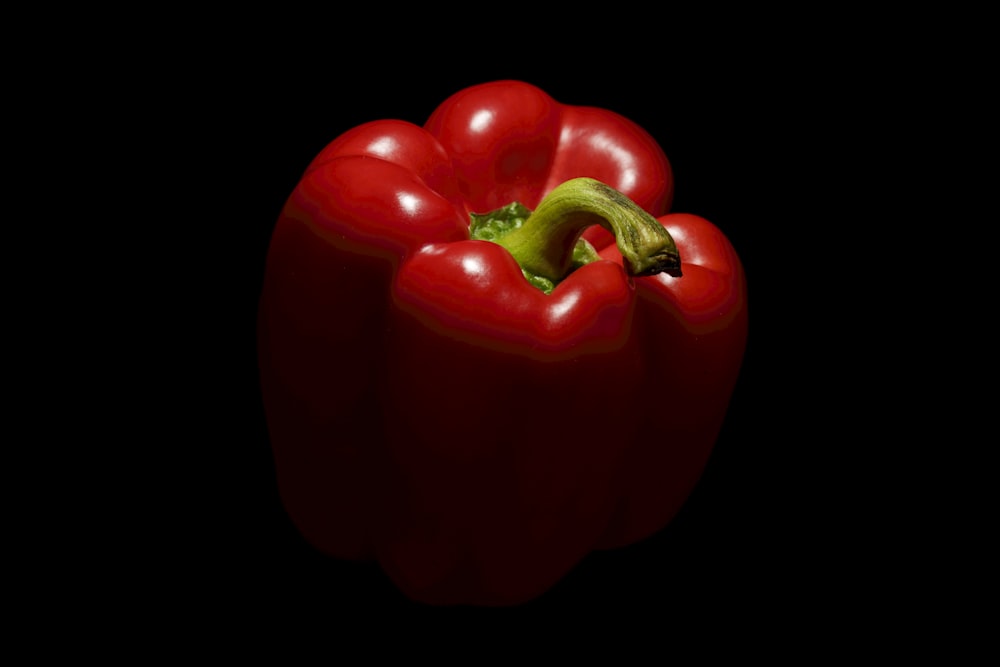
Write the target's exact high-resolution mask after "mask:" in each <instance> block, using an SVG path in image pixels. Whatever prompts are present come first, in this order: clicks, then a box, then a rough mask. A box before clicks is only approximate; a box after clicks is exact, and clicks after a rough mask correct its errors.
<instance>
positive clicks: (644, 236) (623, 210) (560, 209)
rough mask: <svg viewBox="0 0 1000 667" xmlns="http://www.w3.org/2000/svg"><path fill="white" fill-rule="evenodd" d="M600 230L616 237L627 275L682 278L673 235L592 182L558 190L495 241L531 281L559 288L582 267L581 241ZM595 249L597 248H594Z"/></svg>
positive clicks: (586, 180)
mask: <svg viewBox="0 0 1000 667" xmlns="http://www.w3.org/2000/svg"><path fill="white" fill-rule="evenodd" d="M591 225H600V226H601V227H604V228H605V229H607V230H608V231H609V232H611V233H612V234H614V237H615V243H616V244H617V246H618V250H619V251H620V252H621V254H622V259H623V260H624V262H623V263H624V266H625V270H626V271H627V272H628V273H629V275H633V276H651V275H655V274H657V273H666V274H667V275H670V276H674V277H680V276H681V259H680V253H679V252H678V251H677V246H676V244H675V243H674V240H673V238H671V236H670V233H669V232H668V231H667V230H666V229H664V227H663V225H661V224H660V223H659V221H657V220H656V218H654V217H653V216H652V215H650V214H649V213H647V212H646V211H644V210H643V209H642V208H641V207H640V206H639V205H638V204H636V203H635V202H634V201H632V200H631V199H629V198H628V197H627V196H626V195H625V194H623V193H621V192H619V191H618V190H615V189H614V188H612V187H611V186H609V185H606V184H605V183H602V182H601V181H598V180H596V179H593V178H586V177H581V178H574V179H570V180H568V181H565V182H564V183H561V184H560V185H559V186H558V187H556V188H555V189H553V190H552V191H551V192H550V193H549V194H548V196H547V197H545V199H543V200H542V201H541V203H539V205H538V208H536V209H535V211H534V212H533V213H531V214H530V215H529V216H528V217H527V219H526V220H524V222H523V224H521V225H519V226H518V227H516V228H515V229H513V230H512V231H510V232H509V233H507V234H505V235H503V236H501V237H499V238H497V239H495V240H494V242H495V243H499V244H500V245H502V246H503V247H505V248H507V250H508V251H510V253H511V254H512V255H513V256H514V259H516V260H517V262H518V264H520V266H521V269H522V270H523V271H524V272H525V275H526V276H527V277H528V278H529V280H530V279H531V278H532V277H537V278H540V279H542V282H543V283H544V282H549V281H551V283H552V284H553V285H555V284H558V283H559V282H560V281H561V280H562V279H563V278H565V277H566V276H567V275H568V274H569V273H570V272H571V271H572V270H573V269H574V268H576V266H578V265H580V264H581V263H586V262H587V261H592V260H593V259H596V258H597V256H596V253H593V256H592V257H590V258H587V259H584V260H583V261H582V262H581V259H580V256H581V252H580V250H579V249H578V241H579V240H580V235H581V234H583V232H584V230H585V229H587V227H590V226H591ZM591 250H592V249H591Z"/></svg>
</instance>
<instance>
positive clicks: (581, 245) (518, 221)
mask: <svg viewBox="0 0 1000 667" xmlns="http://www.w3.org/2000/svg"><path fill="white" fill-rule="evenodd" d="M530 216H531V209H529V208H528V207H527V206H525V205H524V204H522V203H521V202H516V201H515V202H511V203H510V204H507V205H506V206H501V207H500V208H498V209H496V210H494V211H490V212H489V213H470V214H469V217H470V218H471V223H470V225H469V236H470V238H473V239H476V240H480V241H493V242H494V243H500V239H502V238H503V237H504V236H506V235H507V234H509V233H511V232H513V231H515V230H517V229H519V228H520V227H521V226H522V225H523V224H524V223H525V221H526V220H527V219H528V218H529V217H530ZM501 245H502V244H501ZM600 258H601V256H600V255H598V254H597V251H596V250H594V246H592V245H590V243H588V242H587V240H586V239H577V241H576V244H574V246H573V254H572V256H571V260H570V272H572V271H574V270H576V269H578V268H580V267H581V266H583V265H584V264H589V263H590V262H593V261H595V260H598V259H600ZM521 273H523V274H524V277H525V279H527V281H528V282H529V283H531V284H532V285H534V286H535V287H537V288H538V289H540V290H542V291H543V292H545V293H546V294H549V293H551V292H552V290H554V289H555V288H556V282H555V281H553V280H552V279H551V278H546V277H545V276H540V275H537V274H534V273H531V272H530V271H528V270H527V269H525V268H524V266H522V267H521Z"/></svg>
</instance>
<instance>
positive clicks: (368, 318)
mask: <svg viewBox="0 0 1000 667" xmlns="http://www.w3.org/2000/svg"><path fill="white" fill-rule="evenodd" d="M672 197H673V174H672V171H671V166H670V163H669V161H668V160H667V157H666V155H665V154H664V152H663V150H662V149H661V148H660V146H659V145H658V144H657V143H656V141H655V140H654V139H653V137H652V136H651V135H650V134H649V133H648V132H646V131H645V130H643V129H642V128H641V127H639V126H638V125H637V124H635V123H634V122H632V121H630V120H628V119H626V118H625V117H623V116H621V115H619V114H616V113H614V112H612V111H608V110H604V109H598V108H592V107H583V106H573V105H566V104H562V103H559V102H557V101H555V100H554V99H553V98H551V97H550V96H549V95H548V94H547V93H545V92H544V91H542V90H540V89H539V88H537V87H535V86H532V85H529V84H527V83H524V82H519V81H494V82H490V83H485V84H481V85H476V86H473V87H470V88H467V89H465V90H461V91H459V92H457V93H455V94H454V95H452V96H451V97H450V98H448V99H446V100H445V101H444V102H443V103H441V104H440V106H439V107H437V109H436V110H434V111H433V113H431V115H430V117H429V119H428V120H427V122H426V123H425V124H424V125H423V126H419V125H416V124H413V123H410V122H407V121H402V120H376V121H371V122H368V123H365V124H362V125H360V126H358V127H355V128H354V129H351V130H349V131H347V132H345V133H344V134H342V135H341V136H339V137H337V138H335V139H334V140H333V141H332V142H331V143H330V144H329V145H327V146H326V147H325V148H324V149H323V150H322V151H321V152H320V153H319V154H318V155H317V156H316V157H315V158H314V159H313V160H312V162H311V163H310V164H309V165H308V166H307V168H306V169H305V171H304V174H303V175H302V178H301V180H300V181H299V183H298V184H297V186H296V187H295V188H294V190H293V191H292V193H291V195H290V196H289V198H288V200H287V202H286V204H285V206H284V208H283V210H282V211H281V213H280V216H279V218H278V220H277V223H276V226H275V228H274V230H273V235H272V238H271V241H270V245H269V249H268V255H267V260H266V268H265V276H264V281H263V285H262V291H261V296H260V302H259V322H258V341H259V347H258V351H259V366H260V381H261V390H262V396H263V402H264V407H265V414H266V419H267V424H268V431H269V436H270V440H271V445H272V451H273V457H274V466H275V473H276V478H277V484H278V490H279V493H280V497H281V500H282V503H283V505H284V507H285V509H286V512H287V514H288V516H289V517H290V519H291V521H292V522H293V523H294V525H295V526H296V527H297V528H298V530H299V531H300V532H301V534H302V535H303V536H304V537H305V539H306V540H307V541H308V542H309V543H310V544H311V545H313V546H315V548H317V549H318V550H320V551H321V552H324V553H326V554H329V555H332V556H334V557H337V558H342V559H376V560H377V561H378V563H379V564H380V565H381V567H382V569H383V570H384V572H385V573H386V574H387V575H388V577H389V578H390V579H391V580H392V581H393V582H394V584H395V585H396V586H397V587H398V589H399V590H400V591H401V592H402V593H403V594H404V595H405V596H407V597H408V598H410V599H412V600H416V601H419V602H423V603H428V604H436V605H437V604H441V605H445V604H447V605H454V604H466V605H490V606H498V605H516V604H520V603H523V602H526V601H529V600H532V599H534V598H536V597H538V596H540V595H542V594H543V593H544V592H545V591H547V590H548V589H550V588H551V587H552V586H553V585H554V584H555V583H556V582H558V581H559V580H560V579H561V578H562V577H563V576H564V575H565V574H566V573H567V572H569V571H570V570H571V569H572V568H573V567H574V566H575V565H576V564H577V563H579V562H580V561H581V559H583V558H584V557H585V556H586V555H587V554H588V553H589V552H591V551H592V550H594V549H610V548H617V547H621V546H624V545H628V544H632V543H635V542H638V541H640V540H643V539H645V538H647V537H648V536H650V535H652V534H653V533H655V532H657V531H659V530H661V529H662V528H663V527H664V526H666V525H667V523H668V522H669V521H670V520H671V519H672V518H673V517H674V515H675V514H676V513H677V511H678V510H679V508H680V507H681V506H682V504H683V503H684V502H685V500H686V499H687V497H688V496H689V494H690V492H691V491H692V489H693V487H694V485H695V484H696V483H697V481H698V479H699V478H700V476H701V474H702V472H703V469H704V467H705V465H706V462H707V459H708V457H709V455H710V453H711V451H712V449H713V446H714V443H715V441H716V438H717V436H718V433H719V430H720V426H721V423H722V421H723V419H724V416H725V414H726V411H727V408H728V403H729V400H730V397H731V394H732V391H733V389H734V385H735V382H736V379H737V376H738V373H739V369H740V366H741V363H742V358H743V353H744V347H745V343H746V336H747V297H746V282H745V275H744V271H743V267H742V264H741V262H740V259H739V257H738V256H737V253H736V251H735V250H734V248H733V246H732V245H731V243H730V242H729V241H728V240H727V238H726V237H725V235H724V234H723V233H722V232H721V231H720V230H719V229H718V228H717V227H716V226H715V225H713V224H712V223H711V222H709V221H708V220H706V219H704V218H702V217H699V216H697V215H693V214H687V213H667V210H668V207H669V206H670V203H671V200H672Z"/></svg>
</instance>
